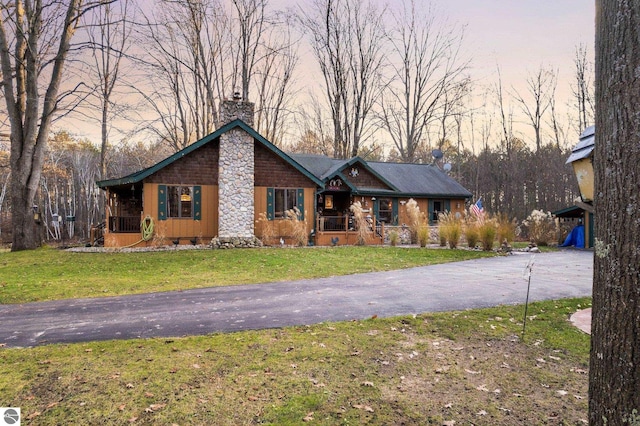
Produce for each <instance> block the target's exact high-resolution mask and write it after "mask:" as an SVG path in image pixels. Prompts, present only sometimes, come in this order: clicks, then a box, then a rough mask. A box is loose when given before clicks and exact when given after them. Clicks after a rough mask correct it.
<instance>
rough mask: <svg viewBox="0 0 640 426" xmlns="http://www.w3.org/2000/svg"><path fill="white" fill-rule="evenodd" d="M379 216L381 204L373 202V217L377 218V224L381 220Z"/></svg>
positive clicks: (376, 201)
mask: <svg viewBox="0 0 640 426" xmlns="http://www.w3.org/2000/svg"><path fill="white" fill-rule="evenodd" d="M379 214H380V202H379V201H378V200H375V201H374V202H373V217H375V218H376V222H377V221H378V220H380V216H378V215H379Z"/></svg>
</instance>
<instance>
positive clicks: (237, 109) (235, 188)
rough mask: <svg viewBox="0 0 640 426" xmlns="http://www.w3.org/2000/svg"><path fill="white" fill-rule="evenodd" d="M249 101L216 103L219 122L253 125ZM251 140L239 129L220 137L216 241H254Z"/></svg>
mask: <svg viewBox="0 0 640 426" xmlns="http://www.w3.org/2000/svg"><path fill="white" fill-rule="evenodd" d="M253 109H254V105H253V103H251V102H245V101H243V100H242V98H241V97H240V96H237V97H236V96H234V98H233V99H232V100H224V101H222V102H221V104H220V123H221V124H222V125H225V124H227V123H230V122H232V121H233V120H235V119H237V118H239V119H240V120H242V121H244V122H245V123H246V124H248V125H249V126H250V127H252V126H253ZM253 144H254V141H253V137H252V136H251V135H250V134H248V133H247V132H245V131H244V130H243V129H239V128H234V129H232V130H230V131H228V132H225V133H223V134H222V135H221V136H220V160H219V163H218V218H219V219H218V237H219V238H220V240H230V239H240V240H244V241H248V240H255V236H254V210H255V205H254V195H255V191H254V149H253V148H254V147H253Z"/></svg>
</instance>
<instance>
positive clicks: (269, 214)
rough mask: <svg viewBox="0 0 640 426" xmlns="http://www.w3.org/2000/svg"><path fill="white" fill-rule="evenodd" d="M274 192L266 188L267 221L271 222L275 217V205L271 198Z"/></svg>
mask: <svg viewBox="0 0 640 426" xmlns="http://www.w3.org/2000/svg"><path fill="white" fill-rule="evenodd" d="M274 193H275V191H274V190H273V188H267V219H269V220H273V217H274V216H275V203H274V202H273V196H274Z"/></svg>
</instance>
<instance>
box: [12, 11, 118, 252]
mask: <svg viewBox="0 0 640 426" xmlns="http://www.w3.org/2000/svg"><path fill="white" fill-rule="evenodd" d="M105 3H109V2H106V1H98V2H89V3H87V4H85V5H84V6H83V4H82V2H81V1H80V0H70V1H68V2H66V3H61V2H57V1H50V2H42V1H33V0H16V1H14V2H3V3H2V4H0V64H1V66H2V86H3V93H4V102H5V106H6V111H7V114H8V115H9V120H10V127H11V206H12V222H13V230H14V232H13V244H12V246H11V249H12V250H14V251H16V250H24V249H32V248H35V247H37V246H38V245H39V243H40V237H39V232H38V229H37V227H36V226H35V224H34V220H33V210H32V208H33V205H34V201H35V196H36V192H37V189H38V185H39V183H40V175H41V173H42V164H43V162H44V153H45V149H46V145H47V138H48V136H49V129H50V126H51V122H52V120H53V117H54V115H55V113H56V111H57V108H58V104H57V103H58V100H59V99H58V94H59V90H60V83H61V81H62V78H63V72H64V66H65V61H66V59H67V55H68V53H69V49H70V46H71V39H72V37H73V35H74V33H75V30H76V28H77V25H78V19H79V18H80V16H81V15H82V14H83V13H84V12H86V11H87V10H89V9H91V8H93V7H96V6H100V5H102V4H105ZM43 85H44V86H45V87H46V89H45V95H44V97H42V96H41V94H40V89H41V87H42V86H43Z"/></svg>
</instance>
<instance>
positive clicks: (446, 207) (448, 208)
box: [444, 200, 451, 213]
mask: <svg viewBox="0 0 640 426" xmlns="http://www.w3.org/2000/svg"><path fill="white" fill-rule="evenodd" d="M444 210H445V211H446V212H449V213H451V200H444Z"/></svg>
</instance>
